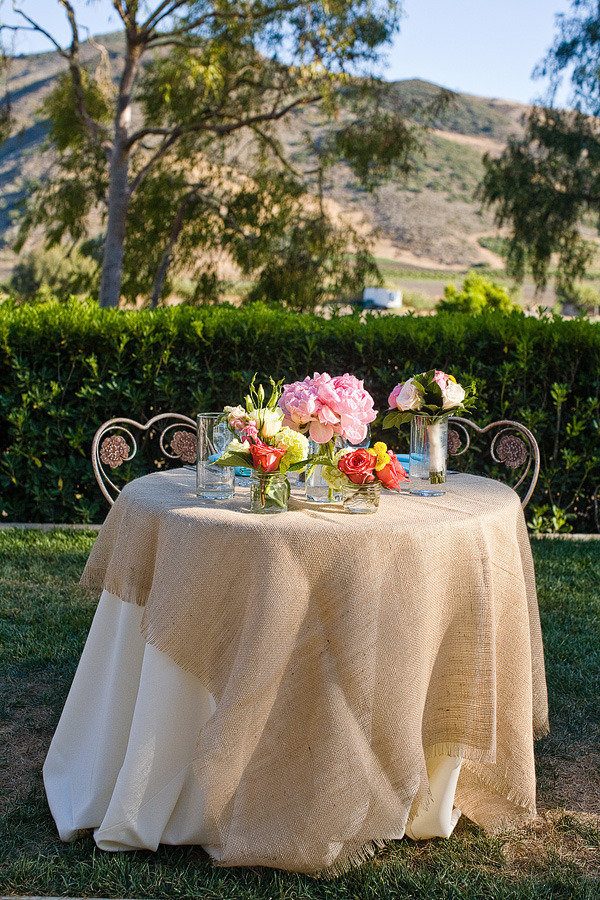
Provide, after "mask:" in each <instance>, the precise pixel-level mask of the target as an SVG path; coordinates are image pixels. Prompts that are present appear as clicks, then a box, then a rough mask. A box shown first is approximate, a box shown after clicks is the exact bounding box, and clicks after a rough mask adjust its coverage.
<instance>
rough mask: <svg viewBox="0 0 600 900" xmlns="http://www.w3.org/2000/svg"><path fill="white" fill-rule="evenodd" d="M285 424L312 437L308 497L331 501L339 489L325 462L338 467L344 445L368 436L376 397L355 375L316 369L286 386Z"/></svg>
mask: <svg viewBox="0 0 600 900" xmlns="http://www.w3.org/2000/svg"><path fill="white" fill-rule="evenodd" d="M279 406H280V408H281V409H282V411H283V413H284V415H285V419H284V424H285V425H287V426H289V427H290V428H293V429H294V430H296V431H298V432H301V433H302V434H306V435H307V436H308V437H309V438H310V454H309V459H308V465H307V467H306V498H307V500H310V501H312V502H313V503H331V502H332V501H333V500H335V499H337V498H336V492H335V490H334V489H333V488H332V487H331V485H330V484H328V483H327V482H326V480H325V479H324V478H323V471H322V466H323V465H329V466H331V465H333V466H335V461H334V457H335V453H336V449H339V447H340V445H341V444H344V443H345V444H350V445H354V446H356V445H357V444H361V443H362V442H363V441H364V440H365V439H366V437H367V434H368V426H369V424H370V423H371V422H372V421H373V420H374V419H375V418H376V416H377V412H376V410H375V409H374V402H373V398H372V396H371V395H370V394H369V392H368V391H366V390H365V387H364V384H363V382H362V381H360V380H359V379H358V378H356V377H355V376H354V375H349V374H348V373H346V374H345V375H336V376H335V377H332V376H331V375H329V374H328V373H327V372H323V373H319V372H315V373H314V375H313V376H312V377H310V376H307V377H306V378H305V379H304V380H303V381H294V382H293V383H291V384H285V385H284V386H283V392H282V394H281V398H280V400H279Z"/></svg>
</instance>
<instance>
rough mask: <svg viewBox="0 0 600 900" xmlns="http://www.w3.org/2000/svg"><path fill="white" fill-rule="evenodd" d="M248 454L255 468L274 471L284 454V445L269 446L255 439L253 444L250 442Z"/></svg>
mask: <svg viewBox="0 0 600 900" xmlns="http://www.w3.org/2000/svg"><path fill="white" fill-rule="evenodd" d="M250 455H251V456H252V465H253V466H254V468H255V469H259V470H260V471H261V472H276V471H277V469H278V468H279V463H280V462H281V457H282V456H284V455H285V447H283V448H280V447H270V446H269V445H268V444H265V443H264V442H263V441H257V442H256V443H255V444H250Z"/></svg>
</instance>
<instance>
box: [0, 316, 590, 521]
mask: <svg viewBox="0 0 600 900" xmlns="http://www.w3.org/2000/svg"><path fill="white" fill-rule="evenodd" d="M434 366H435V367H439V368H441V369H444V370H446V371H450V372H452V373H453V374H454V375H456V377H457V378H458V379H459V380H461V379H462V378H464V379H470V378H474V379H476V382H477V387H478V395H479V396H478V406H477V410H476V413H475V419H476V420H477V421H478V422H479V423H480V424H485V423H487V422H490V421H492V420H494V419H498V418H503V417H510V418H515V419H519V420H520V421H522V422H523V423H524V424H526V425H527V426H529V427H530V428H531V429H532V431H533V432H534V434H535V435H536V436H537V438H538V440H539V443H540V447H541V454H542V474H541V478H540V482H539V486H538V489H537V491H536V494H535V497H534V499H533V502H532V506H531V509H532V510H533V508H534V507H537V508H538V509H539V508H541V507H544V506H549V508H552V507H556V508H557V509H560V510H561V511H563V512H564V513H565V514H569V515H572V516H574V517H575V518H573V519H569V523H570V524H571V525H572V526H573V529H574V530H575V531H586V530H587V531H593V530H595V529H596V527H597V526H596V525H595V524H594V492H595V491H596V490H597V488H598V485H600V450H599V443H600V442H599V440H598V437H599V434H598V421H599V419H600V404H599V392H600V326H598V325H595V324H593V323H591V322H589V321H588V320H585V319H576V320H572V321H563V320H561V319H559V318H546V319H535V318H526V317H524V316H522V315H520V314H513V315H508V316H507V315H502V314H497V313H490V314H489V315H485V316H476V317H474V316H469V315H460V314H452V315H447V314H439V315H437V316H432V317H414V316H373V317H372V316H369V317H367V318H366V321H364V322H362V321H361V320H360V319H359V318H358V317H355V316H341V317H336V318H333V319H330V320H327V319H324V318H319V317H316V316H312V315H298V314H294V313H291V312H285V311H282V310H280V309H273V308H267V307H265V306H262V305H259V304H256V305H253V306H248V307H244V308H243V309H235V308H233V307H229V306H215V307H204V308H191V307H185V306H183V307H171V308H165V309H159V310H156V311H151V310H148V311H142V312H135V311H131V312H125V311H118V310H102V309H99V308H98V307H95V306H92V305H85V304H82V303H78V302H76V301H70V302H65V303H61V304H58V303H54V304H46V305H43V304H40V305H33V306H28V305H24V306H19V307H15V306H11V305H10V304H2V305H0V514H2V515H3V516H4V518H5V519H6V520H10V521H19V520H21V521H56V522H69V521H83V522H89V521H100V520H101V519H102V517H103V516H104V515H105V513H106V505H105V502H104V500H103V499H102V497H101V495H100V492H99V490H98V487H97V485H96V483H95V481H94V477H93V474H92V469H91V465H90V462H89V452H90V444H91V440H92V436H93V434H94V431H95V430H96V427H97V426H98V425H99V424H100V423H101V422H103V421H104V420H105V419H108V418H110V417H111V416H114V415H118V414H125V415H130V416H133V417H134V418H137V419H140V420H142V421H144V420H146V419H147V418H149V417H150V416H151V415H153V414H154V413H157V412H164V411H168V410H179V411H181V412H187V413H190V414H193V413H195V412H197V411H198V410H207V409H219V408H221V407H222V406H223V405H224V404H225V403H232V402H233V403H235V402H237V401H239V400H240V399H241V397H242V396H243V393H244V391H245V389H246V387H247V385H248V382H249V381H250V379H251V377H252V375H253V373H254V372H255V371H257V372H258V375H259V378H261V379H262V380H263V381H264V379H265V378H266V377H267V376H268V375H269V374H272V375H273V376H274V377H275V378H286V379H293V378H301V377H303V376H304V375H306V373H308V372H313V371H323V370H325V371H329V372H336V373H337V372H353V373H355V374H356V375H357V376H359V377H361V378H364V379H365V381H366V384H367V387H368V388H369V390H371V391H372V393H373V394H374V396H375V399H376V402H377V406H378V408H379V409H380V410H381V411H384V410H385V408H386V405H387V402H386V401H387V396H388V394H389V392H390V389H391V388H392V387H393V385H395V384H396V383H397V382H398V381H400V380H402V379H404V378H405V377H407V376H409V375H411V374H413V373H414V372H422V371H424V370H426V369H429V368H432V367H434ZM374 432H375V436H382V435H381V432H380V431H378V429H377V428H375V429H374ZM387 438H388V440H389V439H390V433H387ZM406 446H407V443H406V438H403V443H401V444H400V445H399V446H398V449H401V450H402V449H405V448H406ZM486 459H487V457H486ZM472 463H473V466H474V467H476V468H478V469H479V470H485V460H484V458H483V456H482V457H480V458H473V459H472ZM488 471H492V472H493V471H494V470H493V468H490V469H488ZM551 518H552V517H547V521H548V522H550V521H551ZM549 527H551V526H549Z"/></svg>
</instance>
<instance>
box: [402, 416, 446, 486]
mask: <svg viewBox="0 0 600 900" xmlns="http://www.w3.org/2000/svg"><path fill="white" fill-rule="evenodd" d="M447 455H448V417H447V416H445V417H444V418H441V419H432V418H430V417H429V416H413V417H412V420H411V423H410V460H409V466H410V477H411V478H417V479H418V478H421V479H424V480H426V481H429V483H430V484H444V483H445V481H446V458H447Z"/></svg>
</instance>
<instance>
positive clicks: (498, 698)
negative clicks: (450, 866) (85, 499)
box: [82, 470, 548, 873]
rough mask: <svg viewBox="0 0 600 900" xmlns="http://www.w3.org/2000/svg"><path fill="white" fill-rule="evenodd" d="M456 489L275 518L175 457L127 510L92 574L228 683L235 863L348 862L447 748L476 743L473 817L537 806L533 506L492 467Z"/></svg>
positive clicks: (221, 851)
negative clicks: (211, 492)
mask: <svg viewBox="0 0 600 900" xmlns="http://www.w3.org/2000/svg"><path fill="white" fill-rule="evenodd" d="M446 488H447V491H446V494H445V496H443V497H438V498H428V499H425V498H419V497H414V496H411V495H409V494H400V495H394V494H387V493H386V494H384V495H383V496H382V500H381V507H380V510H379V512H378V513H377V514H376V515H371V516H352V515H349V514H346V513H343V512H339V513H332V512H325V511H322V510H319V509H318V508H313V509H306V508H294V509H291V510H290V511H289V512H287V513H283V514H280V515H275V516H258V515H253V514H250V513H248V512H245V511H244V508H245V507H247V506H248V502H247V495H246V494H244V493H242V494H238V495H237V496H236V498H235V499H234V500H232V501H229V502H224V503H221V504H209V503H206V502H203V501H199V500H198V499H197V498H196V496H195V493H194V490H193V474H192V473H191V472H187V471H184V470H175V471H171V472H166V473H160V474H154V475H149V476H146V477H144V478H140V479H138V480H136V481H134V482H132V483H130V484H129V485H128V486H127V487H126V488H125V490H124V491H123V492H122V494H121V495H120V497H119V498H118V500H117V502H116V503H115V505H114V507H113V508H112V509H111V511H110V513H109V515H108V517H107V519H106V522H105V524H104V526H103V528H102V530H101V532H100V534H99V536H98V539H97V541H96V543H95V545H94V548H93V550H92V553H91V555H90V558H89V561H88V563H87V566H86V568H85V571H84V574H83V576H82V584H84V585H85V586H87V587H89V588H92V589H94V590H97V591H100V590H101V589H102V588H105V589H106V590H108V591H109V592H110V593H111V594H114V595H116V596H117V597H120V598H121V599H122V600H123V601H125V602H130V603H136V604H139V605H141V606H144V615H143V630H144V634H145V637H146V640H147V642H149V643H151V644H153V645H155V646H156V647H157V648H158V649H159V650H161V651H163V652H165V653H167V654H168V655H169V656H170V657H171V658H172V659H173V660H174V661H175V662H176V663H178V664H179V665H180V666H181V667H183V668H184V669H186V670H188V671H189V672H191V673H193V674H195V675H197V676H198V677H199V678H200V679H201V680H202V682H203V683H204V684H205V686H206V688H207V689H208V690H209V691H210V692H211V693H212V694H213V695H214V697H215V701H216V711H215V713H214V714H213V715H212V717H211V718H210V720H209V721H208V724H207V725H206V727H205V728H204V729H203V731H202V734H201V738H200V741H199V746H198V748H197V757H196V761H195V769H196V773H197V777H198V778H199V779H201V780H202V783H203V788H204V790H205V792H206V797H207V813H206V815H207V821H208V823H209V824H208V830H209V833H210V841H209V842H208V843H209V845H210V847H211V848H212V849H211V852H212V853H213V855H214V856H215V857H216V858H217V859H218V860H219V861H220V862H222V863H224V864H226V865H266V866H274V867H278V868H283V869H288V870H293V871H300V872H308V873H316V872H320V871H322V870H324V869H328V868H329V869H330V871H339V870H342V869H343V868H344V867H346V866H347V865H349V864H350V863H352V862H354V861H357V860H360V859H361V858H363V857H364V856H365V855H367V854H368V853H369V852H371V851H372V849H373V848H374V847H375V846H377V845H378V844H379V843H380V842H381V841H384V840H385V839H386V838H388V837H390V836H397V835H398V828H399V826H401V827H402V824H403V823H406V821H407V818H408V815H409V811H410V809H411V806H412V807H413V809H414V808H415V807H414V806H413V802H414V801H415V800H416V801H420V802H421V803H423V802H425V803H426V802H427V794H428V782H427V771H426V767H425V758H426V756H427V757H431V756H435V755H437V754H444V755H451V756H459V757H461V758H462V760H463V764H462V769H461V774H460V778H459V782H458V787H457V791H456V804H457V806H459V807H460V808H461V809H462V811H463V813H464V814H466V815H467V816H468V817H469V818H471V819H472V820H473V821H474V822H476V823H478V824H480V825H481V826H483V827H484V828H486V829H497V828H500V827H503V826H504V825H507V824H514V823H518V822H519V821H522V820H524V819H527V818H529V817H531V816H533V815H535V772H534V758H533V740H534V737H536V736H539V735H541V734H544V733H545V732H546V731H547V728H548V723H547V699H546V686H545V675H544V661H543V650H542V641H541V634H540V625H539V615H538V608H537V600H536V592H535V581H534V571H533V564H532V559H531V551H530V546H529V539H528V535H527V530H526V526H525V522H524V518H523V513H522V510H521V507H520V504H519V500H518V498H517V496H516V494H515V493H514V492H513V491H512V490H510V489H509V488H508V487H506V486H505V485H502V484H500V483H498V482H495V481H490V480H488V479H484V478H477V477H475V476H466V475H460V476H458V475H456V476H450V478H449V481H448V484H447V486H446ZM415 805H416V804H415ZM330 867H331V868H330Z"/></svg>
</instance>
